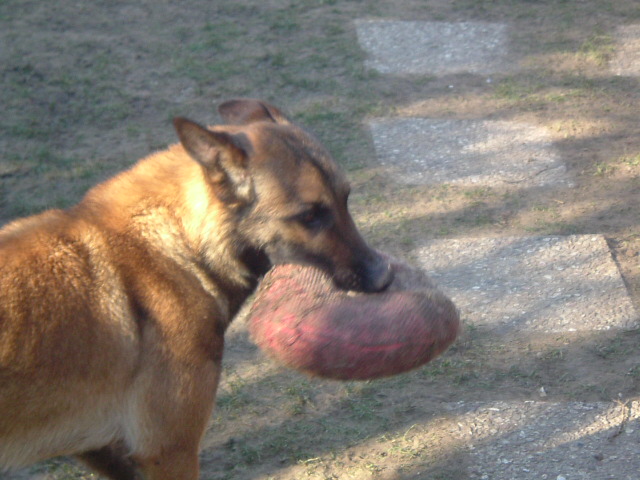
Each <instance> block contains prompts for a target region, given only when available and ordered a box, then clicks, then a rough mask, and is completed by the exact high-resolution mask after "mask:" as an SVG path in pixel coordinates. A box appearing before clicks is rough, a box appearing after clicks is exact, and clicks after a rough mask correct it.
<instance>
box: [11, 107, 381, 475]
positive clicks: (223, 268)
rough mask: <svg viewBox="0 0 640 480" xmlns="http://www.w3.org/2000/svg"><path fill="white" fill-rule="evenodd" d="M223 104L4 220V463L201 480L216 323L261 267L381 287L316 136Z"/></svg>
mask: <svg viewBox="0 0 640 480" xmlns="http://www.w3.org/2000/svg"><path fill="white" fill-rule="evenodd" d="M221 114H222V116H223V118H225V119H226V120H227V121H228V122H229V123H232V124H234V125H222V126H217V127H213V128H211V129H209V130H205V129H203V128H202V127H199V126H198V125H196V124H193V123H192V122H188V121H186V120H176V128H177V130H178V133H179V135H180V137H181V141H182V143H181V144H178V145H174V146H172V147H170V148H169V149H168V150H166V151H163V152H160V153H157V154H154V155H151V156H149V157H147V158H145V159H143V160H141V161H139V162H138V163H137V164H136V165H134V166H133V167H132V168H131V169H130V170H128V171H126V172H123V173H121V174H120V175H117V176H116V177H114V178H112V179H111V180H108V181H106V182H104V183H103V184H101V185H98V186H96V187H95V188H94V189H92V190H91V191H89V193H88V194H87V195H86V197H85V198H84V199H83V201H82V202H81V203H80V204H78V205H77V206H76V207H73V208H71V209H69V210H67V211H60V210H53V211H48V212H45V213H42V214H40V215H36V216H33V217H30V218H26V219H22V220H17V221H15V222H13V223H10V224H9V225H7V226H5V227H4V228H3V229H2V230H0V412H2V415H0V470H1V469H2V468H15V467H21V466H25V465H28V464H30V463H32V462H36V461H39V460H42V459H46V458H50V457H54V456H58V455H76V456H78V457H79V458H80V459H81V460H84V461H85V462H86V463H87V464H89V465H90V466H92V467H94V468H95V469H97V470H98V471H100V472H101V473H103V474H105V475H107V476H109V477H110V478H113V479H117V480H128V479H133V478H137V476H136V475H138V474H139V473H142V474H143V475H144V477H145V478H147V479H148V480H165V479H166V480H169V479H172V480H182V479H184V480H195V479H196V478H197V476H198V448H199V443H200V440H201V437H202V435H203V433H204V430H205V428H206V424H207V421H208V418H209V416H210V413H211V409H212V407H213V403H214V399H215V391H216V388H217V384H218V381H219V376H220V361H221V358H222V352H223V343H224V339H223V335H224V331H225V329H226V327H227V326H228V324H229V322H230V321H231V319H232V317H233V315H235V313H236V312H237V310H238V309H239V307H240V305H241V304H242V302H243V301H244V300H245V298H246V297H247V296H248V295H249V294H250V293H251V291H252V290H253V288H254V287H255V285H256V282H257V279H258V277H259V276H260V275H261V274H263V273H264V271H265V269H266V268H268V267H269V265H271V264H273V263H281V262H293V263H316V264H317V265H318V266H320V267H321V268H324V269H325V270H327V271H328V272H330V273H331V274H333V275H335V278H336V282H338V283H340V284H343V285H344V286H349V287H351V288H359V289H362V290H379V289H381V288H384V287H385V286H386V285H387V284H388V283H389V281H390V278H389V272H388V268H386V267H385V266H384V265H383V263H384V262H383V261H382V260H381V259H380V258H379V257H378V256H377V254H375V252H373V251H371V250H370V249H369V248H368V247H367V246H366V244H364V242H363V241H362V239H361V238H360V237H359V234H358V233H357V231H356V229H355V226H354V225H353V222H352V220H351V217H350V216H349V214H348V211H347V207H346V195H347V193H348V184H347V182H346V180H345V179H344V177H343V175H342V173H341V172H340V170H339V169H338V168H337V167H336V166H335V164H334V163H333V162H332V160H331V159H330V158H329V157H328V155H327V154H326V153H325V152H324V150H322V148H321V147H320V146H319V144H317V142H316V141H315V140H314V139H313V138H312V137H311V136H309V135H308V134H306V133H304V132H303V131H302V130H301V129H300V128H299V127H296V126H294V125H292V124H291V123H290V122H289V121H288V120H287V119H286V118H285V117H284V116H283V115H282V113H281V112H280V111H279V110H277V109H276V108H275V107H272V106H271V105H268V104H265V103H263V102H259V101H256V100H233V101H230V102H227V103H225V104H223V105H222V106H221ZM318 206H321V208H320V207H318ZM318 210H319V211H320V212H321V214H322V215H321V216H322V219H323V221H322V222H317V221H316V220H317V219H316V218H314V213H313V212H317V211H318ZM307 211H308V212H310V213H308V214H305V212H307ZM309 218H310V219H311V222H309V221H308V220H309ZM327 218H328V219H329V220H327ZM325 220H327V221H325ZM385 265H386V264H385Z"/></svg>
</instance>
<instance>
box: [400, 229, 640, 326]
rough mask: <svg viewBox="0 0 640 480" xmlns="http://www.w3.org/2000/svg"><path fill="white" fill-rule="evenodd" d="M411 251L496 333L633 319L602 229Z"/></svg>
mask: <svg viewBox="0 0 640 480" xmlns="http://www.w3.org/2000/svg"><path fill="white" fill-rule="evenodd" d="M412 256H413V257H414V258H416V262H417V264H418V265H420V266H421V267H422V268H424V269H425V270H426V271H427V273H428V274H429V275H430V276H431V277H432V278H433V280H434V281H435V282H437V283H438V284H439V286H440V287H442V289H443V290H444V291H445V292H446V293H447V294H449V295H450V296H451V297H452V299H453V300H454V302H455V303H456V304H457V305H458V307H459V308H460V309H461V313H462V317H463V318H464V319H466V320H467V321H468V322H470V323H471V324H474V325H477V326H484V327H489V328H492V329H496V330H497V331H499V332H500V333H501V334H507V333H514V334H527V333H531V332H539V333H553V332H573V331H592V330H609V329H614V328H620V329H632V328H635V327H637V325H638V314H637V312H636V310H635V308H634V306H633V304H632V302H631V299H630V298H629V295H628V292H627V289H626V287H625V284H624V281H623V279H622V277H621V275H620V272H619V270H618V267H617V265H616V264H615V262H614V261H613V258H612V257H611V253H610V251H609V248H608V246H607V243H606V241H605V239H604V237H603V236H602V235H571V236H564V237H563V236H556V237H506V238H480V239H475V238H473V239H447V240H434V241H429V242H427V243H425V244H424V245H422V246H420V247H419V248H417V249H415V250H414V251H413V252H412Z"/></svg>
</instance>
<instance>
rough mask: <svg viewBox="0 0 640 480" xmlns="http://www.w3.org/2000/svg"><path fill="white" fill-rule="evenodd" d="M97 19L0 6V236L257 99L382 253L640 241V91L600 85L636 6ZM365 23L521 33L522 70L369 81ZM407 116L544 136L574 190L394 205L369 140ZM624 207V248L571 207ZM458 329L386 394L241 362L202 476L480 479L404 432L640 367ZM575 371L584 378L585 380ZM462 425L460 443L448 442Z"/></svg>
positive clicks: (575, 343) (211, 12)
mask: <svg viewBox="0 0 640 480" xmlns="http://www.w3.org/2000/svg"><path fill="white" fill-rule="evenodd" d="M102 3H103V4H104V5H102V4H100V5H98V4H96V5H93V4H91V5H89V4H87V5H84V6H83V7H82V8H79V7H78V5H77V3H76V2H69V1H68V0H61V1H60V2H57V4H56V5H57V8H56V9H55V11H54V10H51V9H50V8H47V7H46V5H45V4H43V5H41V6H39V5H35V4H34V5H30V6H29V8H27V7H26V6H24V5H21V4H20V2H17V1H13V0H9V1H6V2H0V26H1V27H3V34H4V35H6V37H3V38H6V40H7V42H6V46H7V49H6V51H5V53H4V56H3V62H4V65H3V66H4V69H3V73H2V75H1V76H0V85H1V86H2V88H0V104H2V106H3V107H2V109H3V115H2V116H0V149H2V152H1V153H2V159H1V160H0V218H2V219H9V218H13V217H18V216H23V215H28V214H31V213H35V212H37V211H39V210H42V209H44V208H49V207H56V206H57V207H66V206H69V205H72V204H73V203H75V202H76V201H77V200H79V199H80V198H81V196H82V195H83V193H84V191H85V190H86V188H88V187H89V186H90V185H92V184H93V183H95V182H97V181H100V180H101V179H102V178H104V177H106V176H107V175H108V174H110V173H111V172H115V171H117V170H119V169H121V168H123V167H125V166H127V165H129V164H130V163H131V162H133V161H134V160H135V159H136V158H138V157H139V156H141V155H144V154H147V153H149V152H150V151H153V150H154V149H159V148H162V147H163V146H164V145H166V144H167V143H168V142H170V141H173V139H174V138H175V135H174V133H173V131H172V130H171V126H170V119H171V117H173V116H175V115H188V116H191V117H193V118H194V119H196V120H199V121H202V122H210V123H213V122H215V121H216V117H215V104H216V103H218V102H219V101H221V100H223V99H226V98H228V97H230V96H252V97H260V98H265V99H267V100H270V101H272V102H274V103H276V104H277V105H278V106H280V107H281V108H283V109H284V110H285V111H287V112H289V113H290V114H291V116H292V117H293V118H294V119H295V120H296V121H299V122H301V123H303V124H304V125H305V126H307V127H308V128H309V129H310V130H312V131H313V132H314V133H315V134H316V135H317V136H318V137H319V138H320V139H321V140H322V141H323V143H324V144H325V145H326V146H327V147H328V149H329V150H330V151H331V152H332V154H333V155H334V156H335V157H336V158H337V159H338V161H339V163H341V164H342V165H343V166H344V167H345V169H346V170H347V172H348V174H349V176H350V177H351V178H352V180H353V183H354V193H353V199H352V203H353V205H354V207H356V208H355V209H354V210H357V211H358V216H359V218H357V220H358V223H359V224H362V227H363V228H362V229H363V231H366V232H367V233H369V234H370V235H368V238H369V239H370V240H371V239H372V240H374V243H375V244H376V245H377V246H380V247H381V248H383V249H389V250H393V251H397V252H399V253H400V254H410V252H412V251H413V249H415V247H416V246H417V245H420V244H421V243H422V242H423V241H424V240H428V239H431V238H435V237H437V238H440V239H447V238H459V237H473V236H483V235H491V236H496V235H505V236H506V235H510V236H526V235H539V234H543V235H547V234H571V233H605V234H606V235H607V237H608V238H610V239H612V240H616V239H619V238H623V237H624V236H625V235H626V236H627V237H629V235H630V234H631V233H630V232H634V231H635V230H636V229H637V209H633V208H627V209H626V210H625V209H624V208H622V207H623V206H624V207H628V206H631V207H633V205H637V204H638V201H640V199H639V198H638V196H637V193H634V192H637V191H638V189H637V187H638V186H640V184H639V183H638V178H637V177H638V175H639V174H640V170H639V169H640V153H638V152H640V144H638V140H637V135H636V133H637V132H636V130H637V112H636V108H635V105H634V104H633V101H632V100H633V99H634V98H636V96H637V81H636V80H635V79H632V78H618V77H616V78H613V77H611V76H610V75H608V73H607V64H608V61H609V60H610V58H611V57H612V55H613V53H614V47H615V43H614V37H613V31H614V28H615V26H617V25H619V24H626V23H630V22H632V21H636V20H638V19H640V9H638V7H637V2H631V1H621V2H608V3H607V4H606V5H604V4H603V2H598V1H596V0H586V1H584V2H580V9H576V8H575V2H570V1H568V0H564V1H559V2H558V1H556V2H554V1H550V0H549V1H547V0H545V1H540V2H531V1H516V0H482V1H475V0H455V1H453V2H430V3H429V4H428V5H427V4H426V3H425V2H405V3H403V4H397V3H393V2H368V3H367V2H361V1H344V2H338V1H337V0H304V1H298V2H293V1H287V0H285V1H278V2H249V1H246V0H241V1H236V2H213V3H212V2H198V1H196V2H192V4H190V5H191V6H192V7H193V8H191V7H189V8H186V7H184V6H183V7H180V8H178V7H176V6H173V7H172V6H171V4H169V3H166V4H165V3H163V4H162V5H160V4H159V5H157V6H155V7H154V11H153V12H152V14H151V15H150V14H149V12H146V11H144V6H143V5H138V4H135V2H117V5H116V4H113V5H107V4H108V2H106V3H105V2H102ZM121 8H122V9H125V8H126V9H127V10H126V11H127V12H128V13H127V14H126V15H125V14H123V13H121V10H120V9H121ZM123 11H124V10H123ZM136 12H137V13H136ZM366 17H379V18H384V17H387V18H398V19H416V20H420V19H424V20H437V21H459V20H470V19H471V20H478V21H489V22H495V21H498V22H505V23H508V24H509V25H510V29H511V33H510V35H512V37H513V38H512V42H511V47H512V50H513V51H512V53H513V55H514V58H515V59H517V61H516V63H517V65H518V68H517V69H514V70H513V71H510V72H508V73H500V72H498V73H496V74H495V75H492V82H491V83H487V82H486V79H485V78H480V77H478V76H475V75H469V74H460V75H451V76H450V77H448V78H444V79H443V78H438V77H435V76H424V77H419V78H418V77H416V78H402V77H396V76H390V75H381V74H379V73H377V72H376V71H373V70H370V69H367V68H366V67H365V66H364V60H365V59H366V56H365V54H364V53H363V51H362V50H361V49H360V47H359V46H358V44H357V39H356V35H355V31H354V27H353V20H354V19H356V18H366ZM20 25H22V27H20ZM79 25H82V28H80V27H79ZM5 32H6V33H5ZM38 32H40V33H41V34H42V35H41V36H37V35H35V33H38ZM46 35H48V37H47V36H46ZM451 84H455V85H456V88H455V89H453V90H450V89H448V85H451ZM405 108H406V109H408V110H411V111H413V112H417V113H416V115H418V116H425V117H438V118H439V117H442V116H452V117H454V118H473V119H480V118H491V119H497V120H505V121H511V120H513V121H522V122H529V123H533V124H536V125H540V126H543V127H546V128H547V129H548V130H549V131H550V132H551V134H552V135H553V137H554V140H556V142H557V147H558V149H559V152H560V155H561V157H562V159H563V161H565V162H566V164H567V165H568V169H569V172H570V174H571V175H572V176H573V177H574V179H575V180H576V183H577V184H578V186H577V187H576V188H574V189H565V188H555V187H554V188H551V189H515V190H507V189H502V188H493V187H483V186H478V187H473V188H469V187H460V186H456V185H446V184H445V185H437V186H431V187H425V186H417V187H415V186H414V187H407V186H405V185H401V184H399V183H398V182H396V181H394V179H393V178H391V176H390V175H388V174H386V173H385V172H381V170H375V169H376V168H377V166H376V162H375V151H374V148H373V144H372V141H371V138H370V133H369V131H368V130H367V128H366V121H367V120H368V119H371V118H376V117H384V116H390V115H395V114H397V113H396V112H398V111H402V109H405ZM444 111H446V112H447V114H446V115H443V114H442V112H444ZM581 172H584V173H581ZM634 176H635V177H634ZM633 178H635V180H633ZM625 181H627V182H628V188H627V189H626V190H624V193H620V192H622V191H623V190H622V186H624V185H625ZM634 182H635V183H634ZM611 196H616V197H619V198H617V204H619V205H620V207H619V208H616V209H612V210H611V212H610V214H609V218H608V219H607V220H608V223H610V224H611V228H610V229H609V230H607V231H606V232H602V231H600V230H598V231H596V230H595V229H597V228H599V227H598V226H599V224H598V223H594V222H592V221H591V220H590V219H589V215H588V214H583V213H582V211H581V210H580V208H579V205H585V204H589V205H597V204H598V202H600V201H601V200H603V203H608V200H610V197H611ZM556 200H558V202H561V203H556V202H555V201H556ZM574 202H575V204H576V205H578V207H575V208H573V209H572V204H573V203H574ZM614 203H615V202H614ZM559 205H562V206H561V207H560V206H559ZM634 211H635V213H634ZM612 243H615V242H612ZM619 243H620V244H624V243H625V242H619ZM627 243H629V242H627ZM636 245H637V242H635V243H630V244H629V245H627V246H625V248H624V249H622V248H620V249H618V250H616V251H615V252H614V253H616V255H617V257H616V258H617V261H619V262H621V265H626V266H627V269H626V270H625V272H629V273H627V274H625V275H626V276H625V281H627V283H628V284H629V285H630V286H631V287H632V288H635V290H634V291H637V292H640V270H639V269H638V267H637V256H633V255H632V253H633V251H634V248H635V246H636ZM626 251H629V252H631V253H629V254H628V259H627V260H625V258H627V257H625V253H624V252H626ZM625 261H626V262H627V263H626V264H625V263H624V262H625ZM633 262H635V263H633ZM634 272H636V273H634ZM636 297H637V295H636ZM634 298H635V297H634ZM636 300H637V298H636ZM465 327H466V328H465V334H464V337H463V338H461V339H460V340H459V343H458V344H457V345H456V348H454V349H452V350H450V351H449V352H448V353H447V354H445V355H444V356H442V357H441V358H439V359H437V360H435V361H433V362H432V363H430V364H428V365H426V366H425V367H423V368H420V369H418V370H417V371H415V372H412V373H409V374H406V375H403V376H400V377H397V378H392V379H386V380H380V381H376V382H366V383H344V384H334V383H330V382H322V381H318V380H315V379H307V378H305V377H301V376H300V375H297V374H290V373H282V372H280V371H278V372H277V373H273V372H274V371H275V370H276V369H275V368H274V369H272V370H271V369H270V370H269V371H268V372H267V371H259V372H258V373H256V372H255V371H254V370H251V369H250V368H249V367H245V365H246V364H247V363H249V362H246V357H245V358H241V357H242V356H241V355H236V357H234V358H236V359H239V362H240V363H238V365H234V366H233V368H226V369H225V372H224V379H223V382H222V388H221V390H220V392H219V396H218V401H217V410H216V413H215V417H216V423H215V424H214V426H213V427H212V429H211V431H210V432H209V434H208V438H209V439H210V442H211V444H212V445H214V446H213V447H210V448H208V449H207V450H206V451H205V452H204V454H203V456H204V458H205V459H206V458H207V455H210V454H211V453H210V452H211V451H215V452H221V451H222V452H223V457H224V459H223V460H220V461H219V462H218V460H216V462H211V463H210V464H205V465H206V467H205V469H206V474H205V475H203V478H207V479H212V480H217V479H220V478H264V479H267V478H270V477H273V478H285V479H286V480H290V479H292V478H296V479H297V478H311V479H325V478H349V477H351V478H380V477H383V478H386V477H389V478H392V477H393V475H394V474H396V473H397V476H398V478H412V477H411V475H412V474H415V477H416V478H433V479H437V478H439V479H443V480H444V479H451V480H462V479H464V478H468V472H467V471H466V469H465V468H466V467H464V466H459V465H457V464H456V463H457V460H455V459H453V460H452V458H453V457H452V456H453V455H454V453H455V452H452V451H446V450H445V451H443V452H439V451H435V452H434V451H433V450H431V449H427V448H425V447H424V445H431V444H430V443H429V442H432V443H433V442H435V441H434V440H433V439H432V438H431V437H429V436H428V435H429V434H428V432H427V433H425V430H426V429H423V428H417V427H415V428H412V426H413V425H418V426H425V425H432V423H430V422H431V421H432V420H433V419H434V418H441V416H442V415H443V404H450V403H456V402H458V401H461V402H474V401H480V400H482V401H484V400H487V401H495V400H496V399H499V400H500V399H507V400H511V399H514V398H515V399H522V398H529V397H527V395H530V396H532V397H533V398H535V399H537V398H538V395H537V391H538V388H539V386H540V385H545V387H546V386H547V385H552V386H553V388H551V387H549V389H548V392H549V396H550V397H553V398H554V399H555V398H561V399H566V398H570V399H576V400H578V401H580V400H583V399H584V398H587V399H594V398H597V399H600V398H605V399H606V397H607V395H609V394H610V393H611V392H612V391H613V390H614V389H615V388H619V389H620V390H619V391H623V392H625V395H632V394H633V392H636V393H637V388H638V379H639V378H640V366H639V362H638V359H637V358H636V357H634V355H636V354H635V353H634V350H633V349H630V348H629V345H630V343H631V342H630V341H629V340H625V341H618V342H616V341H613V342H600V341H597V340H591V341H588V340H585V339H573V338H572V341H571V342H566V343H562V342H556V341H555V340H554V339H546V340H544V341H543V340H540V345H538V346H536V347H535V348H533V349H532V350H531V351H528V350H526V349H524V348H518V346H509V345H507V346H501V345H498V344H497V341H494V340H495V339H493V338H491V335H488V334H487V333H486V332H485V331H484V330H482V329H481V328H478V327H474V326H473V325H466V326H465ZM538 354H539V355H538ZM229 355H230V356H233V352H231V353H230V354H229ZM256 361H258V360H256ZM259 361H260V362H263V361H264V360H262V359H260V360H259ZM580 361H584V362H588V364H589V365H590V367H592V370H593V371H592V372H590V373H588V374H584V373H575V372H574V371H573V370H572V366H573V365H575V364H577V363H580ZM247 372H252V373H251V374H249V373H247ZM616 372H617V373H616ZM603 373H606V375H607V376H608V375H612V376H615V375H617V377H615V379H614V380H615V381H614V380H606V379H604V377H605V375H603ZM585 377H586V378H585ZM612 378H613V377H612ZM614 384H615V386H613V385H614ZM583 385H586V387H585V386H583ZM634 389H635V390H634ZM449 420H450V421H451V422H455V419H444V420H442V421H443V422H446V421H449ZM229 439H233V441H232V442H230V441H229ZM488 441H489V440H488ZM435 443H437V442H435ZM225 445H226V446H225ZM381 452H384V453H386V454H387V455H386V456H383V455H381ZM216 459H217V457H216ZM439 462H440V463H439ZM425 465H427V466H425ZM434 465H435V466H434ZM38 468H39V469H40V470H38V471H37V472H36V473H40V472H42V473H46V474H47V475H50V476H51V478H53V479H55V480H76V479H82V480H84V479H85V478H86V479H89V478H92V477H91V476H89V475H87V474H85V473H83V471H82V470H80V469H77V468H76V467H75V466H73V465H72V464H69V463H59V462H57V461H55V462H47V463H45V464H42V465H41V466H40V467H38ZM418 471H421V472H427V473H424V474H420V475H423V476H422V477H421V476H420V475H418V474H416V473H415V472H418ZM402 475H405V476H404V477H402ZM425 475H426V476H425Z"/></svg>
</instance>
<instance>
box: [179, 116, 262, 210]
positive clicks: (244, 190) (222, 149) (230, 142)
mask: <svg viewBox="0 0 640 480" xmlns="http://www.w3.org/2000/svg"><path fill="white" fill-rule="evenodd" d="M173 124H174V126H175V128H176V132H178V137H179V138H180V143H182V146H183V147H184V148H185V150H186V151H187V153H188V154H189V155H190V156H191V158H193V159H194V160H195V161H197V162H198V163H199V164H200V165H202V166H203V167H204V168H205V170H206V171H207V173H208V175H209V178H210V179H211V182H212V183H213V184H214V186H215V193H216V196H217V197H218V198H219V199H220V200H222V201H223V202H225V203H228V204H236V205H241V204H245V205H246V204H248V203H250V202H251V201H252V200H253V198H254V191H253V181H252V180H251V176H250V175H249V171H248V168H247V167H248V154H247V150H246V148H247V147H244V146H243V145H242V143H243V142H242V141H241V139H240V138H238V137H237V136H235V135H230V134H227V133H224V132H212V131H211V130H208V129H206V128H204V127H202V126H201V125H198V124H197V123H195V122H192V121H191V120H187V119H186V118H182V117H177V118H174V119H173Z"/></svg>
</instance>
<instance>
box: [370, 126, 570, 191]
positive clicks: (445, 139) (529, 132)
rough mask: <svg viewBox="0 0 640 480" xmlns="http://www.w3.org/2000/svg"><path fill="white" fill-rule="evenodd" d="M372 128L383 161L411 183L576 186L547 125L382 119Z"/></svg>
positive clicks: (378, 155)
mask: <svg viewBox="0 0 640 480" xmlns="http://www.w3.org/2000/svg"><path fill="white" fill-rule="evenodd" d="M369 127H370V129H371V134H372V136H373V142H374V145H375V149H376V153H377V158H378V161H379V162H380V163H381V164H382V165H383V166H385V167H387V168H388V170H389V172H390V173H391V174H392V175H394V176H395V177H396V178H397V179H398V181H400V182H402V183H405V184H409V185H430V184H441V183H451V184H460V185H483V186H506V187H514V188H522V187H533V186H544V185H565V186H571V185H572V182H571V181H570V179H569V178H568V176H567V171H566V167H565V165H564V163H563V162H562V160H561V157H560V154H559V153H558V151H557V150H556V148H555V147H554V145H553V142H552V139H551V136H550V135H549V133H548V131H547V130H546V129H545V128H542V127H538V126H535V125H530V124H527V123H518V122H506V121H488V120H447V119H430V118H391V119H378V120H373V121H371V122H369Z"/></svg>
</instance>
